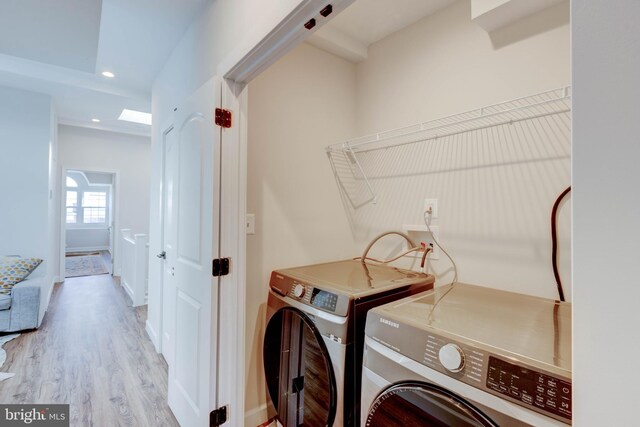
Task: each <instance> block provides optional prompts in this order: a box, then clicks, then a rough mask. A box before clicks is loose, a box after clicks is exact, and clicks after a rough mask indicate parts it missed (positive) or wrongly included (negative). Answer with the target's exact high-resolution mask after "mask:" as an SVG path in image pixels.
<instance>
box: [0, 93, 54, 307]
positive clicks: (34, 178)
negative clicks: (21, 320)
mask: <svg viewBox="0 0 640 427" xmlns="http://www.w3.org/2000/svg"><path fill="white" fill-rule="evenodd" d="M54 121H55V114H54V110H53V107H52V104H51V97H49V96H48V95H42V94H38V93H34V92H27V91H23V90H17V89H10V88H5V87H0V149H1V151H0V153H1V155H0V197H1V198H2V209H0V236H1V238H0V253H2V254H18V255H22V256H31V257H38V258H42V259H43V260H44V265H43V266H42V267H40V268H41V269H43V270H44V271H42V272H41V273H39V274H42V275H43V276H44V277H45V279H44V280H45V282H46V284H47V286H45V287H44V288H43V289H42V291H43V292H42V295H41V313H40V315H41V316H42V315H44V310H45V309H46V307H47V302H48V298H49V295H50V292H51V289H52V283H53V280H54V278H55V276H56V275H57V271H56V267H57V262H55V260H54V258H55V257H56V251H57V249H56V244H57V239H56V238H55V230H54V229H52V227H53V226H54V224H55V221H56V218H57V214H56V212H55V211H56V202H55V199H54V198H53V197H54V196H55V195H56V194H55V191H56V190H55V188H56V187H57V183H56V168H55V165H56V145H57V144H56V134H55V128H54V126H53V125H52V124H53V123H54Z"/></svg>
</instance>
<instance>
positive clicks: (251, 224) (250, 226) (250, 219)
mask: <svg viewBox="0 0 640 427" xmlns="http://www.w3.org/2000/svg"><path fill="white" fill-rule="evenodd" d="M245 224H246V229H247V234H256V215H255V214H247V220H246V222H245Z"/></svg>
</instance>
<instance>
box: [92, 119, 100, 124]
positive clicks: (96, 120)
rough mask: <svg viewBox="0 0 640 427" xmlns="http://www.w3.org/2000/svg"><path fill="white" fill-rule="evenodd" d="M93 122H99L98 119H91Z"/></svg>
mask: <svg viewBox="0 0 640 427" xmlns="http://www.w3.org/2000/svg"><path fill="white" fill-rule="evenodd" d="M91 121H92V122H93V123H100V119H91Z"/></svg>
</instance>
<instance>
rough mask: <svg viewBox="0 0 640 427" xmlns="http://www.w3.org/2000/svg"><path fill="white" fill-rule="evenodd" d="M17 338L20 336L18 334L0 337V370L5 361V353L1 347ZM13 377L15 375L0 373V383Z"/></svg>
mask: <svg viewBox="0 0 640 427" xmlns="http://www.w3.org/2000/svg"><path fill="white" fill-rule="evenodd" d="M19 336H20V334H12V335H5V336H3V337H0V368H2V365H4V362H5V360H7V352H6V351H4V349H3V348H2V346H4V345H5V343H8V342H9V341H11V340H12V339H14V338H17V337H19ZM15 375H16V374H10V373H8V372H0V381H4V380H6V379H8V378H11V377H13V376H15Z"/></svg>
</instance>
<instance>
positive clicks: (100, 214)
mask: <svg viewBox="0 0 640 427" xmlns="http://www.w3.org/2000/svg"><path fill="white" fill-rule="evenodd" d="M62 181H63V189H62V190H63V191H62V193H61V194H62V203H61V204H62V232H61V241H62V245H61V246H62V251H61V255H62V256H61V258H62V259H61V271H63V272H64V277H65V278H69V277H81V276H95V275H100V274H113V259H114V252H115V248H114V229H115V217H116V215H115V202H114V201H115V198H114V194H115V187H116V186H115V184H116V173H115V172H105V171H93V170H83V169H64V170H63V180H62Z"/></svg>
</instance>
